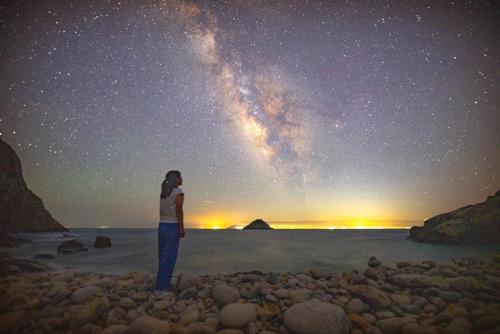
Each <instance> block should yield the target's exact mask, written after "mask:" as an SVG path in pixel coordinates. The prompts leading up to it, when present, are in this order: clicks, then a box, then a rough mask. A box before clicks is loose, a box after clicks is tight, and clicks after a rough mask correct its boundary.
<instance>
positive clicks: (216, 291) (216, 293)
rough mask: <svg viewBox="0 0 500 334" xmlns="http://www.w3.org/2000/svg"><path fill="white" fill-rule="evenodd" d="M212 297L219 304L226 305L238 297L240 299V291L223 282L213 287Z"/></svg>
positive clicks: (235, 300)
mask: <svg viewBox="0 0 500 334" xmlns="http://www.w3.org/2000/svg"><path fill="white" fill-rule="evenodd" d="M212 297H213V298H214V299H215V301H216V302H217V303H218V304H219V305H221V306H225V305H227V304H230V303H234V302H237V301H238V299H240V293H239V291H238V290H237V289H235V288H233V287H230V286H228V285H222V284H221V285H217V286H215V287H214V288H213V290H212Z"/></svg>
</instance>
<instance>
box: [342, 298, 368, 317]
mask: <svg viewBox="0 0 500 334" xmlns="http://www.w3.org/2000/svg"><path fill="white" fill-rule="evenodd" d="M364 308H365V304H364V303H363V301H362V300H361V299H359V298H353V299H351V300H350V301H349V302H348V303H347V305H346V311H347V313H348V314H349V313H358V314H361V313H362V312H363V310H364Z"/></svg>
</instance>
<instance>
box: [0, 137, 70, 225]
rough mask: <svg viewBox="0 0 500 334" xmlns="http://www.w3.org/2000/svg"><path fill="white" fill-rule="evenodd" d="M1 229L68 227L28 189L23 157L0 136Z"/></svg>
mask: <svg viewBox="0 0 500 334" xmlns="http://www.w3.org/2000/svg"><path fill="white" fill-rule="evenodd" d="M0 217H2V219H0V229H3V230H5V231H7V232H49V231H67V229H66V228H65V227H64V226H62V225H61V224H60V223H59V222H58V221H57V220H55V219H54V218H53V217H52V216H51V214H50V213H49V212H48V211H47V210H46V209H45V206H44V205H43V202H42V200H41V199H40V198H39V197H38V196H37V195H35V194H34V193H33V192H32V191H31V190H29V189H28V186H27V185H26V182H25V181H24V178H23V173H22V167H21V160H20V159H19V157H18V156H17V154H16V152H15V151H14V150H13V149H12V147H10V145H9V144H7V143H6V142H4V141H3V140H2V139H1V138H0Z"/></svg>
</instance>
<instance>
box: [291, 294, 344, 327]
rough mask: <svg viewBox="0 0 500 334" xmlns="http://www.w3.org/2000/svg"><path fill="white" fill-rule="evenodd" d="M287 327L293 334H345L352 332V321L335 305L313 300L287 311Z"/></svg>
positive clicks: (296, 305)
mask: <svg viewBox="0 0 500 334" xmlns="http://www.w3.org/2000/svg"><path fill="white" fill-rule="evenodd" d="M283 322H284V324H285V327H286V328H287V329H288V330H289V331H290V332H291V333H293V334H344V333H349V331H350V330H351V326H352V324H351V320H349V318H348V317H347V316H346V314H345V312H344V310H343V309H342V308H341V307H339V306H337V305H334V304H330V303H322V302H320V301H319V300H317V299H311V300H309V301H307V302H305V303H298V304H295V305H293V306H292V307H290V308H289V309H287V310H286V311H285V314H284V315H283Z"/></svg>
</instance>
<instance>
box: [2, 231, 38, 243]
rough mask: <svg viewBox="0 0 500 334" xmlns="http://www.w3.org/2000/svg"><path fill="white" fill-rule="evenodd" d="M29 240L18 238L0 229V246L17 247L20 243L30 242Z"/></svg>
mask: <svg viewBox="0 0 500 334" xmlns="http://www.w3.org/2000/svg"><path fill="white" fill-rule="evenodd" d="M30 242H31V240H28V239H24V238H18V237H14V236H12V235H10V234H9V233H7V232H5V231H2V230H0V247H19V246H20V245H22V244H27V243H30Z"/></svg>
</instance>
